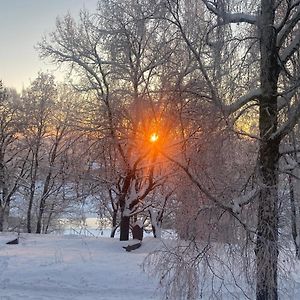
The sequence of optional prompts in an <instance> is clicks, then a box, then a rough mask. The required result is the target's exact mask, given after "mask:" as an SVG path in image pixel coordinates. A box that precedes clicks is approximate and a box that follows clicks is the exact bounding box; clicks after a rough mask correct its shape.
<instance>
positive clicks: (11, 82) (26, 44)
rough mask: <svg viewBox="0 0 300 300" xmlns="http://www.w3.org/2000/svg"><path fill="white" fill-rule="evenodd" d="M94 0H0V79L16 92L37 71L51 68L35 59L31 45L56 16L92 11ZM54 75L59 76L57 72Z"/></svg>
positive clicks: (50, 28)
mask: <svg viewBox="0 0 300 300" xmlns="http://www.w3.org/2000/svg"><path fill="white" fill-rule="evenodd" d="M97 2H98V1H97V0H0V79H2V80H3V82H4V85H5V86H9V87H15V88H16V89H17V90H18V91H20V90H21V89H22V87H26V86H28V84H29V83H30V80H33V79H34V78H35V77H36V76H37V73H38V72H39V71H47V70H48V71H52V70H54V69H55V67H54V66H53V65H51V64H49V63H47V62H45V61H41V60H40V59H39V55H38V52H37V51H36V50H35V49H34V46H36V44H37V43H38V42H39V41H41V38H42V36H43V35H44V34H47V32H50V31H52V30H53V29H54V28H55V20H56V17H57V16H63V15H65V14H66V13H68V12H70V13H71V14H72V15H73V16H78V13H79V11H80V9H81V8H83V7H85V8H86V9H88V10H90V11H95V9H96V6H97ZM55 75H56V76H57V77H58V78H59V79H62V78H63V76H62V75H61V74H59V72H55Z"/></svg>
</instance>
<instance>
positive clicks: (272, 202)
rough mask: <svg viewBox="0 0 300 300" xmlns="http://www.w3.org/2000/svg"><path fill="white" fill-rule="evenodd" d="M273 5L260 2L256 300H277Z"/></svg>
mask: <svg viewBox="0 0 300 300" xmlns="http://www.w3.org/2000/svg"><path fill="white" fill-rule="evenodd" d="M274 17H275V1H274V0H262V1H261V15H260V23H259V31H260V53H261V58H260V68H261V71H260V72H261V73H260V80H261V90H262V96H261V98H260V100H259V130H260V145H259V172H260V174H259V175H260V179H261V185H262V189H261V192H260V195H259V200H258V220H257V222H258V224H257V241H256V249H255V250H256V251H255V253H256V299H257V300H267V299H268V300H276V299H278V291H277V275H278V274H277V273H278V266H277V265H278V161H279V143H280V141H279V140H276V139H273V138H272V134H273V133H274V132H276V130H277V123H278V121H277V117H278V111H277V85H278V76H279V72H280V67H279V65H278V53H277V48H276V30H275V28H274Z"/></svg>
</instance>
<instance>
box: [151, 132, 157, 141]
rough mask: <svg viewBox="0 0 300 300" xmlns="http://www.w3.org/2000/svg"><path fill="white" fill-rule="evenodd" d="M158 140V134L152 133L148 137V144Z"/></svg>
mask: <svg viewBox="0 0 300 300" xmlns="http://www.w3.org/2000/svg"><path fill="white" fill-rule="evenodd" d="M157 140H158V134H157V133H152V134H151V136H150V142H151V143H155V142H156V141H157Z"/></svg>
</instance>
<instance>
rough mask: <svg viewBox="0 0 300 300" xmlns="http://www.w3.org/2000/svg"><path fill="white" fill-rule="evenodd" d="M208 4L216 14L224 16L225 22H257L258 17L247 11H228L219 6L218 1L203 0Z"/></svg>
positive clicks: (210, 9) (209, 8)
mask: <svg viewBox="0 0 300 300" xmlns="http://www.w3.org/2000/svg"><path fill="white" fill-rule="evenodd" d="M202 1H203V2H204V4H205V5H206V7H207V9H208V10H209V11H211V12H212V13H213V14H215V15H216V16H218V17H220V18H222V20H223V22H224V24H229V23H248V24H256V22H257V17H256V16H254V15H250V14H245V13H228V12H225V11H223V10H220V9H218V8H217V6H216V3H213V2H212V1H208V0H202Z"/></svg>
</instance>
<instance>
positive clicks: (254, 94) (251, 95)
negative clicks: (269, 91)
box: [223, 88, 261, 114]
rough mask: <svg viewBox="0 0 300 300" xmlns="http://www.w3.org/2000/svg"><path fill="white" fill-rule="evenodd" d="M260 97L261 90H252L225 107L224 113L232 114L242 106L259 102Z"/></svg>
mask: <svg viewBox="0 0 300 300" xmlns="http://www.w3.org/2000/svg"><path fill="white" fill-rule="evenodd" d="M260 96H261V89H260V88H257V89H253V90H250V91H249V92H248V93H247V94H246V95H243V96H242V97H240V98H239V99H237V100H236V101H235V102H234V103H232V104H229V105H225V106H224V107H223V111H224V112H225V113H227V114H231V113H233V112H235V111H237V110H239V109H240V108H241V107H242V106H244V105H245V104H247V103H248V102H250V101H253V100H257V99H258V98H259V97H260Z"/></svg>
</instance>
